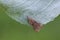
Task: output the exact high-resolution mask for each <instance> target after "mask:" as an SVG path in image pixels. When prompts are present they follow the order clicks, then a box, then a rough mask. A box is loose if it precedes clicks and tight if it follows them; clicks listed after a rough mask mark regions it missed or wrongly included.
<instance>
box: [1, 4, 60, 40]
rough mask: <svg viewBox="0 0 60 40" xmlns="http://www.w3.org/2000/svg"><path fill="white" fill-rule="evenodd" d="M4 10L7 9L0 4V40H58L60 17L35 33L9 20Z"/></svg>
mask: <svg viewBox="0 0 60 40" xmlns="http://www.w3.org/2000/svg"><path fill="white" fill-rule="evenodd" d="M5 10H7V7H5V6H3V5H2V4H0V40H60V16H58V17H57V18H56V19H55V20H54V21H52V22H50V23H48V24H46V25H44V27H43V29H42V30H41V31H40V32H35V31H34V30H33V29H32V27H30V26H27V25H23V24H20V23H19V22H17V21H15V20H13V19H12V18H10V17H9V16H8V15H7V14H6V13H5Z"/></svg>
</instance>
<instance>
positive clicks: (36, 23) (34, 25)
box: [27, 17, 43, 32]
mask: <svg viewBox="0 0 60 40" xmlns="http://www.w3.org/2000/svg"><path fill="white" fill-rule="evenodd" d="M27 19H28V23H29V24H30V25H32V27H33V29H34V31H36V32H39V31H40V29H41V28H42V27H43V26H42V24H40V23H38V22H36V21H35V20H34V19H32V18H30V17H27Z"/></svg>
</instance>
